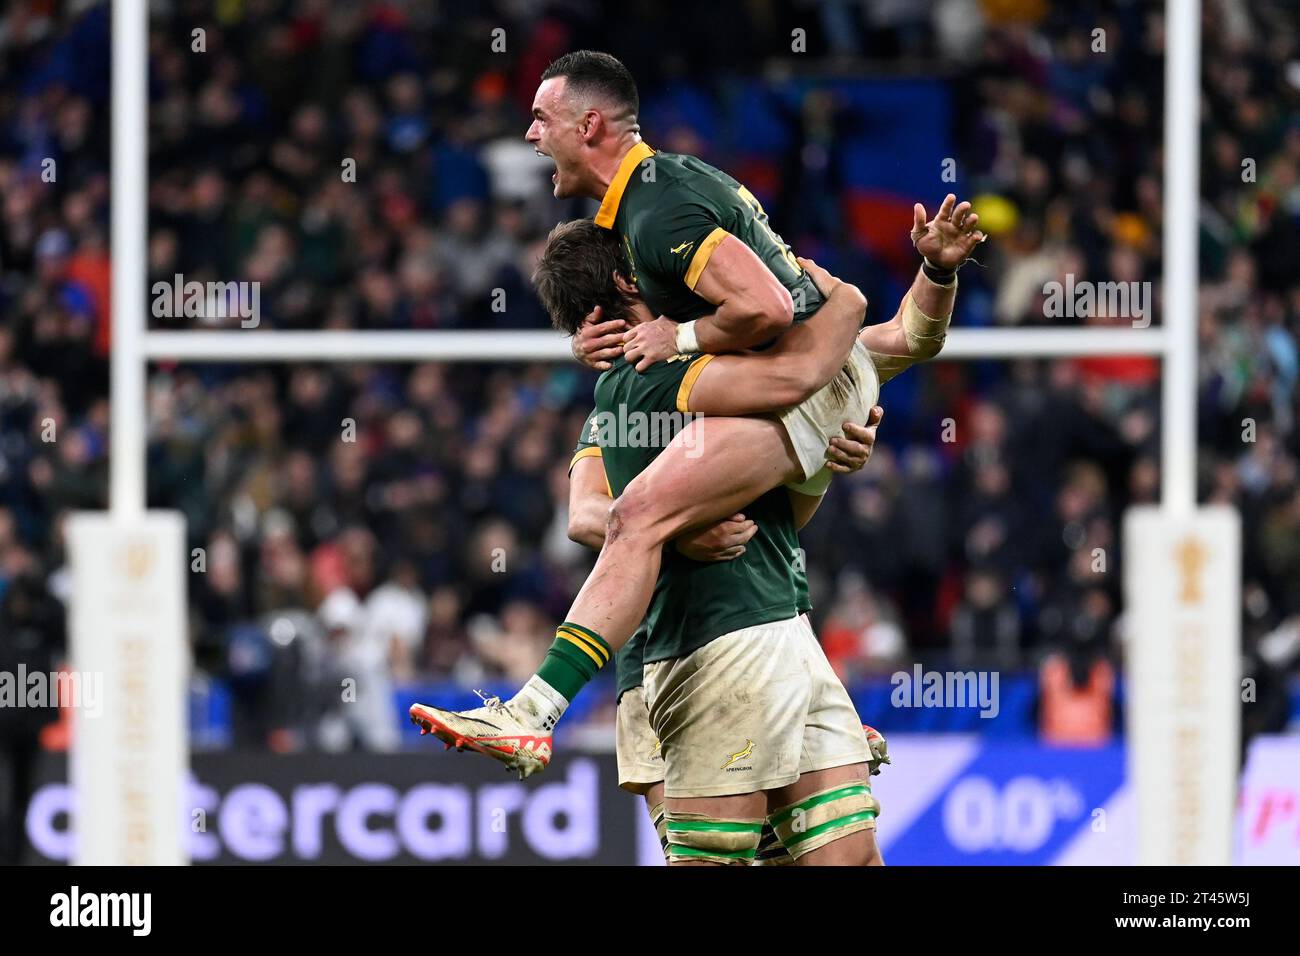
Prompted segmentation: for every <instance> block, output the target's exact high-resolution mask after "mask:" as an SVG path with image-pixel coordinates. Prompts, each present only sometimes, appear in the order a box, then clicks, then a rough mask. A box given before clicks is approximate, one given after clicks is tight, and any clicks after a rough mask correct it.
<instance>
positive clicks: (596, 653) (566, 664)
mask: <svg viewBox="0 0 1300 956" xmlns="http://www.w3.org/2000/svg"><path fill="white" fill-rule="evenodd" d="M613 656H614V652H613V651H612V650H610V647H609V645H608V644H606V643H605V639H604V638H603V637H601V636H600V635H599V634H597V633H596V632H595V631H592V630H589V629H588V628H585V627H583V626H582V625H581V624H571V623H569V622H568V621H565V622H564V623H563V624H561V625H560V626H559V627H557V628H556V629H555V641H554V643H552V644H551V649H550V650H549V651H547V652H546V659H545V660H544V661H542V666H541V667H539V668H537V676H538V677H540V678H541V679H542V680H544V681H546V683H548V684H550V685H551V687H553V688H555V690H556V691H558V692H559V693H560V694H562V695H563V696H564V698H565V700H573V698H574V697H576V696H578V691H580V690H582V688H584V687H586V686H587V682H588V681H590V680H591V679H592V678H593V677H595V676H596V674H598V673H599V672H600V669H601V668H602V667H604V666H605V665H606V664H608V663H609V660H610V658H611V657H613Z"/></svg>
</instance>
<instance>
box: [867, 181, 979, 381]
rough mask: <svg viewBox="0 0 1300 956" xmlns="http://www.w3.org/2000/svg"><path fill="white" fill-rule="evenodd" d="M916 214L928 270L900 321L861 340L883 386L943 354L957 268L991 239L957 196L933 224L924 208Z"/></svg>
mask: <svg viewBox="0 0 1300 956" xmlns="http://www.w3.org/2000/svg"><path fill="white" fill-rule="evenodd" d="M912 212H913V223H912V241H913V242H914V243H915V244H916V248H917V251H918V252H920V253H921V254H922V256H923V257H924V262H923V265H922V266H921V268H920V269H918V270H917V272H916V278H915V279H914V280H913V281H912V287H911V288H910V289H909V290H908V291H907V293H906V294H905V295H904V296H903V300H902V302H900V303H899V306H898V311H897V312H895V313H894V317H893V318H892V319H890V320H889V321H888V322H882V323H880V324H879V325H870V326H867V328H865V329H863V330H862V333H861V335H859V336H858V340H859V341H860V342H862V344H863V345H864V346H865V347H866V349H867V351H868V352H870V353H871V359H872V362H873V363H874V364H875V366H876V371H877V373H878V374H879V376H880V381H881V383H884V382H887V381H888V380H889V379H891V378H893V377H894V376H896V375H898V374H899V373H900V372H902V371H904V370H905V369H907V368H910V367H911V366H912V365H915V364H916V363H917V362H924V361H925V360H926V359H931V358H934V357H935V356H936V355H938V354H939V352H940V350H942V348H943V344H944V341H945V340H946V339H947V336H948V324H949V322H950V321H951V320H952V310H953V303H954V302H955V301H956V299H957V269H958V268H960V267H961V265H962V263H964V262H965V261H966V260H967V259H968V258H969V257H970V253H971V251H972V250H973V249H974V248H975V246H976V245H978V244H979V243H981V242H983V241H984V238H985V237H984V233H982V232H980V231H979V230H978V229H976V228H975V226H976V224H977V223H978V222H979V218H980V217H979V216H978V215H976V214H975V213H973V212H971V205H970V203H968V202H963V203H960V204H958V203H957V197H956V196H954V195H952V194H951V193H949V194H948V196H947V198H945V199H944V201H943V204H942V205H941V206H940V207H939V212H938V213H937V214H936V215H935V217H934V219H932V220H931V221H929V222H926V220H925V207H924V206H922V205H921V204H920V203H917V204H916V206H915V207H914V208H913V210H912Z"/></svg>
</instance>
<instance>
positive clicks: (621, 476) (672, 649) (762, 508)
mask: <svg viewBox="0 0 1300 956" xmlns="http://www.w3.org/2000/svg"><path fill="white" fill-rule="evenodd" d="M712 358H713V356H711V355H690V356H676V357H675V358H673V359H670V360H669V361H667V362H659V363H656V364H655V365H653V366H651V367H650V368H649V369H647V370H646V371H645V372H644V373H638V372H637V371H636V370H635V369H634V368H633V367H632V366H631V365H629V364H628V363H627V362H626V361H625V360H623V359H622V358H620V359H617V360H616V361H615V362H614V366H613V368H611V369H610V370H609V371H607V372H605V373H604V374H603V375H601V377H600V380H599V381H598V382H597V383H596V416H595V418H593V419H589V421H591V422H592V424H591V425H588V426H587V429H588V433H587V435H586V436H584V437H594V438H595V439H596V441H597V443H598V444H599V445H600V446H601V457H602V459H603V461H604V463H605V476H606V479H607V480H608V481H609V485H610V490H611V492H612V493H613V494H614V495H615V496H617V495H619V494H622V492H623V489H624V488H625V487H626V486H627V485H628V484H629V483H630V482H631V481H632V479H633V478H635V477H636V476H637V475H639V474H640V473H641V472H642V471H644V470H645V468H646V467H647V466H649V464H650V463H651V462H652V461H654V459H655V458H656V457H657V456H658V455H659V452H660V451H662V450H663V448H664V446H666V445H667V444H668V443H669V442H670V441H671V440H672V438H673V436H674V435H676V433H677V431H679V430H680V429H681V427H683V426H684V425H685V423H686V422H688V421H690V418H689V415H688V414H677V415H672V419H673V420H674V427H672V428H670V429H665V428H662V427H656V426H655V425H654V424H651V423H648V422H654V421H656V420H658V421H662V420H663V419H664V418H666V417H667V416H668V413H673V412H683V413H684V412H685V411H686V409H687V407H688V406H687V399H688V398H689V396H690V391H691V388H692V387H693V386H694V384H695V380H696V379H697V378H698V377H699V374H700V371H701V370H702V369H703V368H704V366H705V365H706V364H707V363H708V362H709V361H711V360H712ZM637 436H640V440H638V439H637ZM701 491H702V493H704V492H705V490H704V489H701ZM744 513H745V516H746V517H748V518H751V519H753V520H754V521H755V522H756V523H757V525H758V530H757V532H756V533H755V534H754V537H753V538H751V539H750V540H749V543H748V544H747V545H746V546H745V553H744V554H742V555H741V556H740V557H738V558H736V559H734V560H731V561H692V560H690V559H689V558H687V557H685V556H684V555H682V554H681V553H680V552H678V551H677V549H676V548H675V547H673V546H672V545H671V544H668V545H665V546H664V550H663V561H662V564H661V566H660V571H659V579H658V580H657V581H656V582H655V589H654V596H653V598H652V599H651V602H650V610H649V612H648V613H647V614H646V620H645V625H643V626H648V627H649V633H648V634H647V636H646V640H645V647H644V650H643V651H642V658H643V661H644V663H647V664H651V663H654V662H655V661H661V660H667V659H669V658H674V657H684V656H685V655H687V654H689V653H690V652H691V651H693V650H695V649H696V648H698V647H702V646H703V645H705V644H707V643H709V641H712V640H713V639H715V638H718V637H721V636H722V635H724V634H729V633H731V632H732V631H737V630H740V629H741V628H745V627H753V626H756V625H759V624H768V623H771V622H773V621H783V620H787V619H789V618H792V617H794V616H795V615H797V614H801V613H804V612H806V611H808V610H809V609H810V602H809V599H808V580H807V576H806V575H805V573H804V570H803V561H802V560H801V556H800V555H799V554H798V551H799V538H798V536H797V535H796V533H795V527H794V515H793V512H792V511H791V507H790V496H789V494H788V492H787V491H786V490H785V489H784V488H774V489H773V490H771V491H769V492H767V493H766V494H764V495H762V496H761V497H760V498H759V499H758V500H757V501H754V502H753V503H751V504H750V505H748V506H746V507H745V508H744Z"/></svg>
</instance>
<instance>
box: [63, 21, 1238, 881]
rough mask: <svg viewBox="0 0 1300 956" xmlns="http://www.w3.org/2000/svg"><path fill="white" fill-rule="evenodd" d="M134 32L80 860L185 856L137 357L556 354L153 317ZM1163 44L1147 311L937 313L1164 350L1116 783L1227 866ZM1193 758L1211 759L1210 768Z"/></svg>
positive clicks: (1210, 541) (1123, 349)
mask: <svg viewBox="0 0 1300 956" xmlns="http://www.w3.org/2000/svg"><path fill="white" fill-rule="evenodd" d="M147 30H148V22H147V4H146V0H116V2H114V4H113V40H112V44H113V45H112V50H113V68H112V109H113V123H112V128H113V144H112V179H111V182H112V216H113V223H112V281H113V292H112V308H113V313H112V319H113V342H112V388H111V393H112V394H111V415H112V437H111V442H112V443H111V460H110V464H111V473H110V492H111V494H110V509H109V511H108V512H107V513H84V514H79V515H76V516H74V518H73V521H72V523H71V525H70V528H69V539H70V541H69V547H70V552H71V557H72V561H71V563H72V568H73V597H72V605H71V613H70V625H71V626H70V630H71V638H72V641H71V643H72V653H73V667H74V669H75V670H78V671H83V672H102V673H103V674H104V675H105V680H104V687H105V698H106V702H105V708H104V716H101V717H99V718H96V719H91V718H88V717H87V718H84V719H78V720H77V724H76V727H75V733H74V737H73V750H72V762H71V766H72V780H73V789H74V793H75V796H74V800H75V804H74V813H73V819H74V821H75V822H74V827H75V831H76V845H77V851H76V855H75V861H76V862H78V863H97V864H120V863H164V864H176V863H183V862H186V853H185V847H184V842H183V834H184V832H185V829H186V823H188V822H189V816H188V812H187V811H185V810H184V808H183V806H182V804H181V791H182V786H183V784H184V781H185V777H186V775H187V773H188V748H187V743H186V731H185V719H186V714H185V687H186V673H187V670H188V642H187V640H186V637H185V635H186V626H187V624H186V612H185V576H186V574H187V573H188V564H189V555H188V554H186V553H185V544H184V541H185V537H184V524H183V520H182V518H181V516H180V514H179V513H176V512H148V511H146V478H147V476H146V469H145V451H146V435H147V407H146V395H145V376H146V370H147V365H148V363H149V362H150V361H158V360H180V361H191V362H266V363H279V362H297V361H319V362H359V361H386V362H423V361H446V362H457V361H476V362H509V361H566V360H570V361H571V360H572V359H571V356H570V353H569V348H568V343H567V342H566V341H565V339H564V338H563V337H562V336H561V335H559V334H558V333H553V332H545V331H518V332H510V331H502V332H460V331H446V332H438V331H429V332H389V331H375V332H281V331H258V330H229V331H194V332H151V331H149V330H148V328H147V317H148V315H149V310H148V308H147V306H146V296H145V290H146V282H147V279H146V276H147V271H146V258H145V253H146V232H145V230H146V215H147V185H148V183H147V177H148V168H147V160H148V152H147V135H148V126H147V107H148V104H147V97H146V82H147V72H148V64H147ZM1166 44H1167V59H1166V91H1167V92H1166V104H1165V105H1166V109H1165V113H1166V121H1165V195H1164V220H1165V221H1164V238H1163V241H1164V250H1165V276H1164V302H1165V308H1164V326H1163V327H1158V328H1147V329H1139V328H1081V329H1080V328H1068V329H1066V328H1062V329H1013V328H998V329H953V330H952V331H951V332H950V335H949V338H948V342H947V345H946V346H945V349H944V351H943V352H942V353H941V355H940V356H939V358H940V360H950V361H963V360H973V359H985V358H1000V359H1008V358H1025V357H1035V358H1068V357H1079V356H1101V355H1149V356H1156V357H1159V358H1161V359H1162V361H1163V376H1162V383H1161V388H1162V429H1163V433H1162V506H1161V508H1159V509H1155V508H1152V509H1134V510H1133V511H1132V512H1131V513H1130V514H1129V515H1127V516H1126V519H1125V535H1124V537H1125V562H1124V563H1125V567H1126V569H1127V571H1126V575H1125V604H1126V608H1127V612H1128V613H1127V618H1128V622H1129V638H1128V641H1127V644H1128V648H1129V651H1128V675H1129V686H1130V695H1129V724H1128V752H1129V760H1130V774H1129V778H1130V780H1131V781H1133V783H1134V786H1135V788H1136V793H1137V801H1138V807H1139V814H1140V816H1139V820H1140V823H1139V825H1140V833H1141V837H1140V841H1139V861H1140V862H1142V863H1183V862H1188V863H1190V862H1196V863H1214V864H1222V863H1228V862H1230V848H1231V821H1232V818H1233V810H1234V806H1235V799H1236V765H1237V763H1236V759H1235V754H1236V753H1237V747H1238V744H1237V735H1238V731H1237V728H1238V725H1239V709H1238V708H1239V702H1238V699H1237V697H1236V696H1235V692H1234V691H1233V687H1235V686H1236V684H1237V679H1236V676H1235V675H1236V673H1237V669H1238V667H1239V662H1238V651H1239V648H1238V645H1239V623H1238V620H1237V615H1238V613H1239V608H1240V597H1239V588H1240V558H1239V544H1238V537H1239V532H1238V531H1237V520H1238V519H1237V516H1236V514H1235V513H1233V512H1231V511H1217V510H1211V509H1200V510H1198V509H1197V507H1196V419H1195V414H1196V392H1195V385H1196V382H1195V372H1196V296H1197V290H1196V283H1197V264H1196V217H1197V207H1198V171H1197V155H1198V142H1197V139H1198V134H1197V114H1198V109H1199V44H1200V2H1199V0H1167V6H1166ZM1228 684H1231V686H1228V687H1227V692H1226V693H1225V691H1224V688H1225V686H1227V685H1228ZM1206 753H1212V754H1214V755H1215V756H1216V758H1217V759H1219V760H1220V762H1219V763H1218V764H1217V765H1216V767H1215V768H1214V771H1213V772H1210V768H1209V767H1208V766H1207V765H1206V763H1205V761H1204V758H1203V757H1202V755H1203V754H1206ZM1193 825H1194V827H1195V829H1194V831H1192V830H1191V828H1192V826H1193ZM1189 833H1191V834H1192V835H1191V836H1188V834H1189Z"/></svg>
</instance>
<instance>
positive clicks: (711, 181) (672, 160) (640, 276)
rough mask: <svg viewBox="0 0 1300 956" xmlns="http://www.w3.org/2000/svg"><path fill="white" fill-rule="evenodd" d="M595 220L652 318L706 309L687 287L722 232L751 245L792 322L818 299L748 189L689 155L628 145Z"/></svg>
mask: <svg viewBox="0 0 1300 956" xmlns="http://www.w3.org/2000/svg"><path fill="white" fill-rule="evenodd" d="M596 225H598V226H603V227H604V228H606V229H612V230H614V231H615V232H617V233H618V234H619V236H620V237H621V238H622V240H623V249H624V251H625V252H626V253H627V257H628V263H629V265H630V266H631V268H632V276H633V279H634V281H635V282H636V284H637V287H638V288H639V289H640V291H641V295H642V297H643V298H644V299H645V302H646V305H648V306H649V307H650V309H651V310H652V311H653V312H654V313H655V314H656V315H666V316H668V317H669V318H671V319H675V320H677V321H679V322H687V321H690V320H692V319H698V318H699V317H700V316H702V315H707V314H708V313H710V312H713V311H714V309H715V308H716V307H715V306H714V305H713V304H712V303H711V302H709V301H708V300H707V299H704V298H702V297H701V296H698V295H696V294H695V285H696V283H697V282H699V279H700V275H701V274H702V273H703V272H704V267H705V266H706V265H708V262H709V257H710V256H711V255H712V254H713V250H714V249H716V248H717V246H718V243H720V242H722V240H723V239H725V238H726V237H727V236H728V235H733V236H735V237H736V238H737V239H739V240H740V241H741V242H743V243H745V245H747V246H749V248H751V249H753V250H754V252H755V253H757V255H758V257H759V258H760V259H762V260H763V263H764V264H765V265H766V266H767V267H768V268H769V269H771V270H772V274H773V275H775V276H776V277H777V278H778V279H779V280H780V281H781V284H782V285H784V286H785V287H786V288H787V289H789V290H790V296H791V298H792V299H793V300H794V317H795V321H796V322H801V321H803V320H804V319H806V318H808V317H809V316H811V315H812V314H813V313H814V312H816V311H817V310H818V309H819V308H821V305H822V302H823V301H825V300H824V298H823V297H822V294H821V293H820V292H819V291H818V290H817V286H816V285H815V284H814V283H813V281H812V279H811V278H810V277H809V276H808V274H807V273H806V272H804V270H803V268H802V267H801V266H800V265H799V263H798V262H796V261H795V257H794V253H792V252H791V251H790V247H789V246H788V245H786V243H785V240H784V239H782V238H781V237H780V236H779V235H777V234H776V233H775V232H773V231H772V227H771V226H770V225H769V224H768V221H767V214H766V213H765V212H763V207H762V206H761V205H760V204H759V202H758V200H757V199H755V198H754V195H753V193H751V192H750V191H749V190H748V189H746V188H745V187H744V186H742V185H741V184H740V183H738V182H737V181H736V180H734V179H732V178H731V177H730V176H728V175H727V174H726V173H724V172H722V171H721V170H719V169H714V168H713V167H712V166H710V165H709V164H708V163H705V162H701V161H700V160H698V159H696V158H695V157H694V156H684V155H681V154H678V153H658V152H655V151H654V150H653V149H651V148H650V147H649V146H647V145H646V144H645V143H638V144H637V145H636V146H633V147H632V149H631V150H629V151H628V154H627V155H626V156H624V157H623V161H622V163H621V164H620V165H619V168H618V173H617V174H616V175H615V176H614V179H613V181H612V182H611V183H610V184H609V189H608V190H606V192H605V197H604V199H603V200H602V201H601V204H600V211H599V212H598V213H597V214H596Z"/></svg>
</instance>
